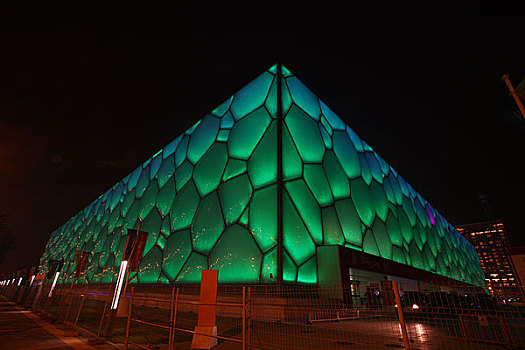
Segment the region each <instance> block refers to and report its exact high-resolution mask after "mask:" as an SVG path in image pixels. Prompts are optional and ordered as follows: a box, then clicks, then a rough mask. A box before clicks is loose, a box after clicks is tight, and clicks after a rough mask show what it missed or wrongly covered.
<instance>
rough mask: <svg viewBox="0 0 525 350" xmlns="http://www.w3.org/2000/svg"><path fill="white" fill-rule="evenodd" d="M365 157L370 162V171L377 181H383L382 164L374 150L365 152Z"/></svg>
mask: <svg viewBox="0 0 525 350" xmlns="http://www.w3.org/2000/svg"><path fill="white" fill-rule="evenodd" d="M365 157H366V161H367V163H368V167H369V168H370V172H371V173H372V177H373V178H374V179H375V180H376V181H377V182H379V183H383V171H382V170H381V166H380V165H379V162H378V161H377V158H376V157H375V155H374V152H365Z"/></svg>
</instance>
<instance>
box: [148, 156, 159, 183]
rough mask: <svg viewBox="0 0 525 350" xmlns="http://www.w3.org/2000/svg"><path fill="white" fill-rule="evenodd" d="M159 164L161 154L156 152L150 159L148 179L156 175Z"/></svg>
mask: <svg viewBox="0 0 525 350" xmlns="http://www.w3.org/2000/svg"><path fill="white" fill-rule="evenodd" d="M161 164H162V154H160V153H157V156H156V157H154V158H153V159H152V160H151V165H150V168H149V179H150V180H153V178H154V177H155V176H156V175H157V172H158V171H159V168H160V165H161Z"/></svg>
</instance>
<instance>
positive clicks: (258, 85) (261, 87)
mask: <svg viewBox="0 0 525 350" xmlns="http://www.w3.org/2000/svg"><path fill="white" fill-rule="evenodd" d="M273 79H274V75H273V74H271V73H268V72H264V73H263V74H261V75H259V76H258V77H257V78H255V79H254V80H253V81H252V82H251V83H249V84H248V85H246V86H245V87H244V88H242V89H241V90H240V91H238V92H237V93H236V94H235V97H234V99H233V103H232V105H231V111H232V113H233V116H234V118H235V120H239V119H241V118H243V117H244V116H245V115H246V114H248V113H250V112H252V111H253V110H255V109H256V108H258V107H260V106H262V104H263V103H264V100H265V99H266V96H267V95H268V90H270V86H271V84H272V80H273Z"/></svg>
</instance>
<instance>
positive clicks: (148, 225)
mask: <svg viewBox="0 0 525 350" xmlns="http://www.w3.org/2000/svg"><path fill="white" fill-rule="evenodd" d="M161 222H162V218H161V217H160V215H159V213H158V211H157V210H152V211H151V212H150V213H149V214H148V216H147V217H146V219H144V221H143V222H142V224H141V225H140V230H141V231H144V232H147V233H148V239H147V241H146V245H145V247H144V254H146V253H147V252H148V251H149V250H150V249H151V247H153V246H154V245H155V243H156V242H157V238H158V237H159V235H160V224H161Z"/></svg>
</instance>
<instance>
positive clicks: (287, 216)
mask: <svg viewBox="0 0 525 350" xmlns="http://www.w3.org/2000/svg"><path fill="white" fill-rule="evenodd" d="M283 245H284V247H285V248H286V250H287V251H288V252H289V253H290V255H291V256H292V259H293V260H294V261H295V262H296V263H297V264H299V265H300V264H302V263H304V262H305V261H306V260H308V259H309V258H310V257H312V256H313V255H314V254H315V244H314V242H313V241H312V238H311V237H310V234H309V233H308V230H307V229H306V227H305V226H304V224H303V221H302V220H301V218H300V216H299V214H298V213H297V211H296V210H295V208H294V207H293V205H292V202H291V200H290V198H289V197H288V195H286V194H285V195H284V196H283Z"/></svg>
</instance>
